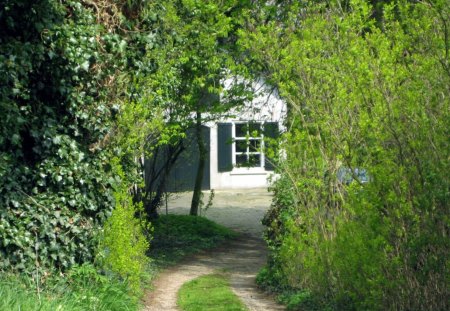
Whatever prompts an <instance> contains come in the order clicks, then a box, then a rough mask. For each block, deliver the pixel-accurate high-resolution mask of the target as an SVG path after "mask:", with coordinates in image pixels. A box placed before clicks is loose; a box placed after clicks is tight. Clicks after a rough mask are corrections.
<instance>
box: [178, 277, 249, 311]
mask: <svg viewBox="0 0 450 311" xmlns="http://www.w3.org/2000/svg"><path fill="white" fill-rule="evenodd" d="M178 306H179V307H180V308H181V309H182V310H183V311H247V310H248V309H247V308H246V307H245V306H244V304H243V303H242V302H241V301H240V300H239V298H238V297H237V296H236V295H235V294H234V293H233V292H232V291H231V289H230V284H229V281H228V278H226V277H225V276H224V275H221V274H210V275H205V276H201V277H199V278H196V279H194V280H192V281H190V282H187V283H185V284H184V285H183V286H182V287H181V289H180V291H179V292H178Z"/></svg>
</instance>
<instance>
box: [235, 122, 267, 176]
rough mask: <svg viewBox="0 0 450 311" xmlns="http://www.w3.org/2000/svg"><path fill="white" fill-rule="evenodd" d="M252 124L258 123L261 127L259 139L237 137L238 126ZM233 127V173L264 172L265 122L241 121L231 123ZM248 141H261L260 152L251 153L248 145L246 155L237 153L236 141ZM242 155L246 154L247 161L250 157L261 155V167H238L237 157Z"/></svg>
mask: <svg viewBox="0 0 450 311" xmlns="http://www.w3.org/2000/svg"><path fill="white" fill-rule="evenodd" d="M250 123H257V124H259V125H260V133H261V135H260V136H258V137H252V136H250V135H249V136H248V137H247V136H245V137H243V136H238V137H236V125H238V124H250ZM231 124H232V127H231V137H232V141H233V147H232V149H231V150H232V151H231V162H232V164H233V172H239V171H241V172H247V171H264V163H265V154H264V121H254V120H247V121H245V120H239V121H232V122H231ZM247 134H249V132H248V131H247ZM243 140H245V141H247V140H259V141H260V150H259V152H252V151H250V145H249V144H248V145H247V150H246V152H245V153H242V152H237V151H236V141H243ZM241 154H246V155H247V159H248V157H249V156H250V155H252V154H259V155H260V160H259V165H257V166H237V163H236V157H237V155H241Z"/></svg>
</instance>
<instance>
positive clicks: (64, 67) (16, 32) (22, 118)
mask: <svg viewBox="0 0 450 311" xmlns="http://www.w3.org/2000/svg"><path fill="white" fill-rule="evenodd" d="M144 11H145V10H143V8H142V7H141V2H140V1H110V2H108V1H105V2H103V3H101V5H100V4H99V5H96V4H95V2H91V1H83V2H80V1H63V2H61V1H56V0H39V1H22V0H19V1H10V0H6V1H3V2H2V5H1V6H0V115H1V120H0V216H1V217H0V270H4V269H5V270H8V269H18V270H24V271H26V272H28V273H31V272H33V273H35V272H36V271H38V270H40V269H41V268H42V269H49V268H51V267H55V268H57V269H61V270H66V269H67V268H69V267H70V266H72V265H74V264H76V263H83V262H92V261H93V259H94V257H95V249H96V248H97V244H98V239H97V237H98V236H99V234H98V233H99V231H100V230H101V229H102V224H103V223H104V221H105V220H106V219H107V217H108V216H109V215H110V214H111V211H112V209H113V207H114V205H115V202H114V198H113V195H112V193H113V191H112V189H113V187H115V186H116V185H118V184H120V183H121V184H125V183H126V182H129V181H130V180H132V181H134V180H133V179H132V178H131V176H137V168H136V165H135V162H133V161H134V159H135V153H136V152H138V151H139V150H141V149H139V148H137V145H138V144H137V142H136V141H133V139H138V138H139V139H141V138H142V137H145V135H148V131H149V128H148V126H147V125H148V124H149V123H151V122H152V120H149V119H150V118H151V117H150V115H151V112H147V113H142V114H140V113H141V112H142V111H143V110H144V109H143V108H142V107H141V106H145V107H146V108H147V109H146V110H147V111H151V108H150V103H149V102H148V101H146V100H142V98H141V97H136V96H135V94H134V93H133V92H134V91H135V89H136V88H137V86H135V85H134V83H129V82H130V81H131V76H133V77H135V76H137V75H139V74H140V73H142V72H143V71H145V70H147V71H148V70H149V69H148V67H150V66H147V67H146V65H145V64H144V63H143V62H142V61H139V55H140V54H139V53H145V48H146V44H147V43H148V42H150V41H151V40H153V39H151V38H150V39H149V38H147V37H148V33H149V32H151V29H150V27H149V25H150V24H151V21H150V19H149V18H147V17H148V12H145V14H144V13H142V15H143V17H142V16H141V14H140V13H141V12H144ZM146 14H147V15H146ZM136 24H139V25H140V26H142V27H144V28H145V31H141V32H131V31H130V30H131V29H132V28H133V27H134V25H136ZM133 29H135V28H133ZM141 49H143V50H144V51H141ZM143 68H145V69H143ZM133 94H134V95H133ZM132 95H133V96H132ZM131 104H133V105H134V106H133V107H134V108H136V107H137V106H139V105H141V106H139V107H137V108H136V111H135V113H134V114H132V113H129V112H128V113H124V112H126V111H128V110H130V109H128V110H127V109H125V108H126V107H128V106H130V105H131ZM138 108H139V109H138ZM137 115H139V116H140V119H136V118H134V119H133V118H132V117H133V116H137ZM127 121H133V122H132V123H131V122H130V123H127ZM131 127H134V128H135V129H133V130H128V129H130V128H131ZM153 128H154V127H153ZM138 131H139V135H140V136H136V135H133V134H135V133H136V132H138ZM130 132H131V134H130ZM124 137H125V138H124ZM127 137H130V139H128V140H127ZM141 141H143V139H141ZM130 148H134V152H130V151H129V149H130ZM113 156H115V157H118V158H119V159H120V161H122V162H123V163H122V164H123V167H124V170H125V172H126V174H127V175H129V176H130V177H129V178H128V179H127V180H124V179H119V178H117V176H116V175H115V172H114V170H113V169H112V165H111V163H110V159H111V158H112V157H113ZM127 186H129V185H125V187H127Z"/></svg>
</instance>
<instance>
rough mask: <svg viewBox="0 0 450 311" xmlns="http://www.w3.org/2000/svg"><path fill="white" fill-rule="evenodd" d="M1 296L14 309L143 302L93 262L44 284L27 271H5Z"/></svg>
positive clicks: (74, 310)
mask: <svg viewBox="0 0 450 311" xmlns="http://www.w3.org/2000/svg"><path fill="white" fill-rule="evenodd" d="M0 297H1V299H0V310H11V311H12V310H21V311H35V310H36V311H37V310H39V311H47V310H48V311H55V310H57V311H90V310H92V311H94V310H95V311H116V310H117V311H132V310H138V306H139V304H138V301H139V300H138V298H137V297H133V296H130V294H129V288H128V285H127V284H126V283H124V282H122V281H120V280H119V279H118V278H116V277H114V276H105V275H101V274H99V273H98V272H97V271H96V269H95V268H94V267H93V266H91V265H83V266H80V267H74V268H72V269H71V270H70V271H69V273H67V275H65V276H64V277H59V276H58V277H53V278H50V279H48V280H47V281H46V283H45V285H43V286H42V287H39V286H36V284H35V283H33V282H32V280H31V279H30V278H27V277H25V276H23V275H17V274H10V273H2V274H0Z"/></svg>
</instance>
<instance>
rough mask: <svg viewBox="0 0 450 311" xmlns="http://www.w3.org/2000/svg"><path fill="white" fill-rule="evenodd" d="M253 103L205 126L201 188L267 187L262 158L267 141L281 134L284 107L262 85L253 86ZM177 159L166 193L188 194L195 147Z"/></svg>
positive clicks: (268, 168) (267, 166)
mask: <svg viewBox="0 0 450 311" xmlns="http://www.w3.org/2000/svg"><path fill="white" fill-rule="evenodd" d="M253 84H254V85H253V88H254V94H255V96H254V99H253V100H252V102H249V103H246V104H245V106H244V108H243V109H242V108H241V109H239V111H234V112H233V111H231V112H230V113H229V114H228V115H234V116H235V117H232V118H230V117H227V118H222V119H220V120H218V121H217V122H209V123H206V124H205V126H204V128H203V130H204V140H205V142H206V143H207V146H208V149H209V152H208V156H207V164H206V167H205V172H204V178H203V185H202V188H203V189H204V190H206V189H217V190H219V189H242V188H261V187H267V186H268V177H269V176H270V175H272V174H273V168H274V167H273V165H272V163H271V161H270V159H269V158H268V157H267V155H266V152H265V151H266V150H267V149H266V148H265V147H266V146H265V144H267V141H268V138H275V137H276V136H277V135H278V133H279V132H280V131H282V130H283V128H282V126H283V119H284V118H285V116H286V110H287V109H286V104H285V103H284V102H283V101H282V100H281V99H280V98H279V96H278V94H277V92H276V91H275V90H272V89H269V88H268V87H267V86H265V85H264V83H263V82H262V81H257V82H255V83H253ZM187 147H188V150H187V152H185V153H183V154H182V155H181V156H180V159H178V161H177V164H176V165H175V166H174V168H173V169H172V171H171V173H170V177H169V180H168V189H167V190H169V191H186V190H192V189H193V185H194V180H195V176H196V171H197V166H198V165H197V163H196V159H197V157H198V156H197V150H196V144H195V143H193V142H191V143H187Z"/></svg>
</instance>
